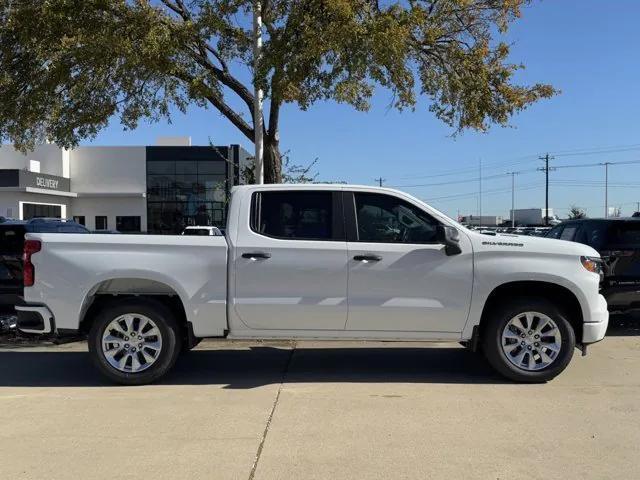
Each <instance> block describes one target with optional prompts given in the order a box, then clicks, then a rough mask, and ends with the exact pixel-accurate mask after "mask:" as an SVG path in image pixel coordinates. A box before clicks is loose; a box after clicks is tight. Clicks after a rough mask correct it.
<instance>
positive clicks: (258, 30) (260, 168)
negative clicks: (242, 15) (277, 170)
mask: <svg viewBox="0 0 640 480" xmlns="http://www.w3.org/2000/svg"><path fill="white" fill-rule="evenodd" d="M261 55H262V2H261V1H260V0H254V2H253V88H254V100H253V130H254V144H255V148H256V153H255V180H256V183H257V184H262V183H264V156H263V155H264V144H263V142H264V139H263V135H262V129H263V126H262V95H263V92H262V88H260V86H259V85H258V66H259V64H260V56H261Z"/></svg>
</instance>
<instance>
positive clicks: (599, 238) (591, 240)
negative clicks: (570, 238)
mask: <svg viewBox="0 0 640 480" xmlns="http://www.w3.org/2000/svg"><path fill="white" fill-rule="evenodd" d="M576 241H578V242H580V243H584V244H586V245H589V246H590V247H592V248H595V249H596V250H601V249H602V248H603V247H604V245H605V243H606V241H607V222H598V221H595V222H594V221H589V222H583V223H582V225H581V227H580V231H579V232H578V235H577V236H576Z"/></svg>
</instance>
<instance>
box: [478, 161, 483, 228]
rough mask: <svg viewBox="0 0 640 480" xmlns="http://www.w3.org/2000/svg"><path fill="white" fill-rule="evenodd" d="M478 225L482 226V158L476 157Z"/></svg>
mask: <svg viewBox="0 0 640 480" xmlns="http://www.w3.org/2000/svg"><path fill="white" fill-rule="evenodd" d="M478 225H479V226H482V159H481V158H480V159H478Z"/></svg>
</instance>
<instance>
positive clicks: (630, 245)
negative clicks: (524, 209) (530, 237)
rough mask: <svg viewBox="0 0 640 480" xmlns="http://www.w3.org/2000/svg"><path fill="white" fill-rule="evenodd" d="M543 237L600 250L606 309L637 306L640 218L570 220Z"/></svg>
mask: <svg viewBox="0 0 640 480" xmlns="http://www.w3.org/2000/svg"><path fill="white" fill-rule="evenodd" d="M546 236H547V238H559V239H561V240H570V241H573V242H579V243H584V244H586V245H589V246H590V247H593V248H594V249H595V250H597V251H598V252H599V253H600V255H601V256H602V260H603V262H604V280H603V282H602V294H603V295H604V296H605V297H606V299H607V303H608V304H609V310H613V311H620V310H629V309H632V308H633V309H635V308H640V218H609V219H596V218H594V219H590V218H584V219H579V220H569V221H566V222H563V223H561V224H560V225H556V226H555V227H553V228H552V229H551V230H549V232H548V233H547V235H546Z"/></svg>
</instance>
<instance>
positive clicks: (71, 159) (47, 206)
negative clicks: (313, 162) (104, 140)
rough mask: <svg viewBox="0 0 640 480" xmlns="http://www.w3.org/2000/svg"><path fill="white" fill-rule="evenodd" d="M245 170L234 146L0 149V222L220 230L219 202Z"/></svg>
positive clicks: (222, 209)
mask: <svg viewBox="0 0 640 480" xmlns="http://www.w3.org/2000/svg"><path fill="white" fill-rule="evenodd" d="M250 164H251V159H250V157H249V154H248V152H247V151H246V150H244V149H243V148H242V147H240V146H239V145H230V146H220V147H214V146H191V145H190V140H188V139H185V138H184V137H177V138H171V139H159V140H158V145H156V146H148V147H146V146H131V147H129V146H127V147H96V146H81V147H77V148H75V149H73V150H64V149H61V148H58V147H56V146H55V145H41V146H39V147H37V148H36V149H35V150H34V151H32V152H29V153H27V154H23V153H21V152H18V151H16V150H15V149H14V148H13V146H11V145H3V146H0V216H2V217H6V218H14V219H19V220H28V219H30V218H33V217H60V218H71V217H73V218H74V219H75V220H76V221H77V222H79V223H81V224H83V225H85V226H86V227H87V228H88V229H89V230H92V231H110V230H117V231H120V232H125V233H126V232H149V233H179V231H181V229H182V228H184V227H185V226H187V225H194V224H208V225H218V226H222V225H224V222H225V221H226V199H227V198H228V194H229V190H230V189H231V187H232V186H233V185H236V184H238V183H242V178H241V177H242V171H243V170H244V169H246V168H248V166H249V165H250Z"/></svg>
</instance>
